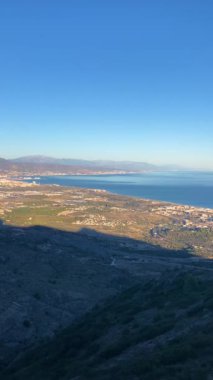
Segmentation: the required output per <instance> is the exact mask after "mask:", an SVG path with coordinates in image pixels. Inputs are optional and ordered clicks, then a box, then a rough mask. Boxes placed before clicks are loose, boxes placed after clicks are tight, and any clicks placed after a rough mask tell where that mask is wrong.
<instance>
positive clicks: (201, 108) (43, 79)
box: [0, 0, 213, 169]
mask: <svg viewBox="0 0 213 380" xmlns="http://www.w3.org/2000/svg"><path fill="white" fill-rule="evenodd" d="M212 20H213V1H212V0H199V1H198V0H172V1H171V0H167V1H166V0H60V1H59V0H36V1H35V0H34V1H33V0H32V1H31V0H25V1H24V0H1V1H0V157H1V156H2V157H6V158H10V157H17V156H22V155H29V154H44V155H51V156H56V157H72V158H87V159H101V158H103V159H117V160H123V159H127V160H134V161H149V162H154V163H177V164H184V165H187V166H193V167H200V168H208V169H213V21H212Z"/></svg>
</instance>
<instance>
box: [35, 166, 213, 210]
mask: <svg viewBox="0 0 213 380" xmlns="http://www.w3.org/2000/svg"><path fill="white" fill-rule="evenodd" d="M37 182H38V183H41V184H57V185H62V186H77V187H82V188H92V189H104V190H107V191H110V192H112V193H117V194H122V195H130V196H133V197H140V198H146V199H154V200H161V201H168V202H174V203H179V204H186V205H193V206H200V207H207V208H213V172H192V171H191V172H186V171H184V172H176V171H175V172H156V173H143V174H125V175H78V176H46V177H41V178H40V180H37Z"/></svg>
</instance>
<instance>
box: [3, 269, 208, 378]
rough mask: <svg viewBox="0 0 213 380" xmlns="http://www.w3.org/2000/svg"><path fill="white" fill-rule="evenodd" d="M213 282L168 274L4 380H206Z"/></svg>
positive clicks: (108, 306) (105, 308) (113, 302)
mask: <svg viewBox="0 0 213 380" xmlns="http://www.w3.org/2000/svg"><path fill="white" fill-rule="evenodd" d="M212 287H213V279H212V277H211V278H204V277H203V275H201V274H199V273H197V274H195V273H190V272H185V273H182V274H181V273H174V272H168V273H167V275H166V276H164V277H163V278H160V279H158V280H157V281H155V282H153V281H148V282H146V283H142V284H140V283H139V284H137V285H135V286H133V287H130V288H129V289H128V290H125V291H123V292H121V293H120V294H119V295H117V296H115V297H113V298H111V299H109V300H107V301H106V302H105V303H103V304H102V305H99V306H97V307H95V308H94V309H93V310H92V311H91V312H89V313H88V314H86V315H85V316H84V317H82V318H81V319H80V320H79V321H77V322H76V323H75V324H74V325H72V326H71V327H69V328H67V329H66V330H64V331H62V332H59V334H57V335H56V337H55V338H53V339H52V340H50V341H49V342H48V341H47V342H46V343H45V342H44V343H41V344H39V345H38V347H37V348H36V349H34V350H33V351H30V352H28V353H27V354H25V355H24V356H23V357H22V358H21V359H20V360H18V361H17V362H15V363H14V365H12V366H11V367H10V368H9V369H8V370H7V371H5V372H3V374H2V376H3V378H4V380H25V379H26V380H37V379H43V380H44V379H45V380H56V379H57V380H58V379H60V380H70V379H73V380H74V379H76V380H77V379H78V380H87V379H94V380H95V379H97V380H100V379H101V380H111V379H120V380H121V379H122V380H123V379H126V380H129V379H132V380H139V379H141V380H152V379H162V380H167V379H168V380H169V379H171V380H174V379H178V380H181V379H182V380H186V379H193V380H201V379H206V380H207V379H211V378H212V377H211V376H212V375H213V372H212V371H213V367H212V364H213V363H212V354H213V323H212V317H213V299H212Z"/></svg>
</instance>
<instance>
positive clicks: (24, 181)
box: [16, 172, 213, 212]
mask: <svg viewBox="0 0 213 380" xmlns="http://www.w3.org/2000/svg"><path fill="white" fill-rule="evenodd" d="M155 173H158V172H155ZM131 174H132V175H135V174H136V173H131ZM131 174H119V175H121V176H126V175H131ZM137 174H140V175H141V174H145V173H137ZM111 175H112V174H101V175H100V174H93V175H88V174H78V175H67V174H63V175H61V174H57V175H41V176H39V177H40V178H45V177H51V178H52V177H59V178H60V177H61V178H62V179H63V178H64V177H80V176H82V177H85V176H90V177H91V176H94V177H99V176H111ZM114 175H118V174H113V176H114ZM36 177H38V176H30V177H29V179H27V178H26V179H25V180H24V178H23V177H22V176H21V177H20V179H18V181H22V182H23V183H28V184H35V185H40V186H48V185H49V186H51V185H54V186H60V187H66V188H80V189H87V190H98V191H99V190H100V191H105V192H107V193H108V194H114V195H119V196H124V197H130V198H133V199H138V200H140V199H141V200H143V201H147V202H157V203H163V204H168V203H169V204H172V205H174V206H182V207H188V208H192V209H200V211H201V210H206V211H209V212H212V211H213V207H206V206H201V205H195V204H188V203H182V202H181V203H179V202H175V201H170V200H162V199H156V198H147V197H143V196H140V195H132V194H123V193H118V192H114V191H112V190H108V189H101V188H98V187H97V188H95V187H89V186H88V187H84V186H79V185H66V184H57V183H55V184H54V183H45V184H44V183H38V182H36V181H38V180H39V179H40V178H36ZM16 180H17V177H16ZM31 181H32V182H31ZM127 184H128V183H127Z"/></svg>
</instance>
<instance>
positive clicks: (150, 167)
mask: <svg viewBox="0 0 213 380" xmlns="http://www.w3.org/2000/svg"><path fill="white" fill-rule="evenodd" d="M10 161H12V162H14V163H28V164H46V165H47V164H48V165H63V166H78V167H84V168H99V169H106V170H126V171H136V172H137V171H138V172H140V171H156V170H178V169H183V168H180V167H179V166H177V165H154V164H150V163H148V162H136V161H113V160H83V159H74V158H54V157H47V156H42V155H36V156H26V157H19V158H16V159H13V160H10Z"/></svg>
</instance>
